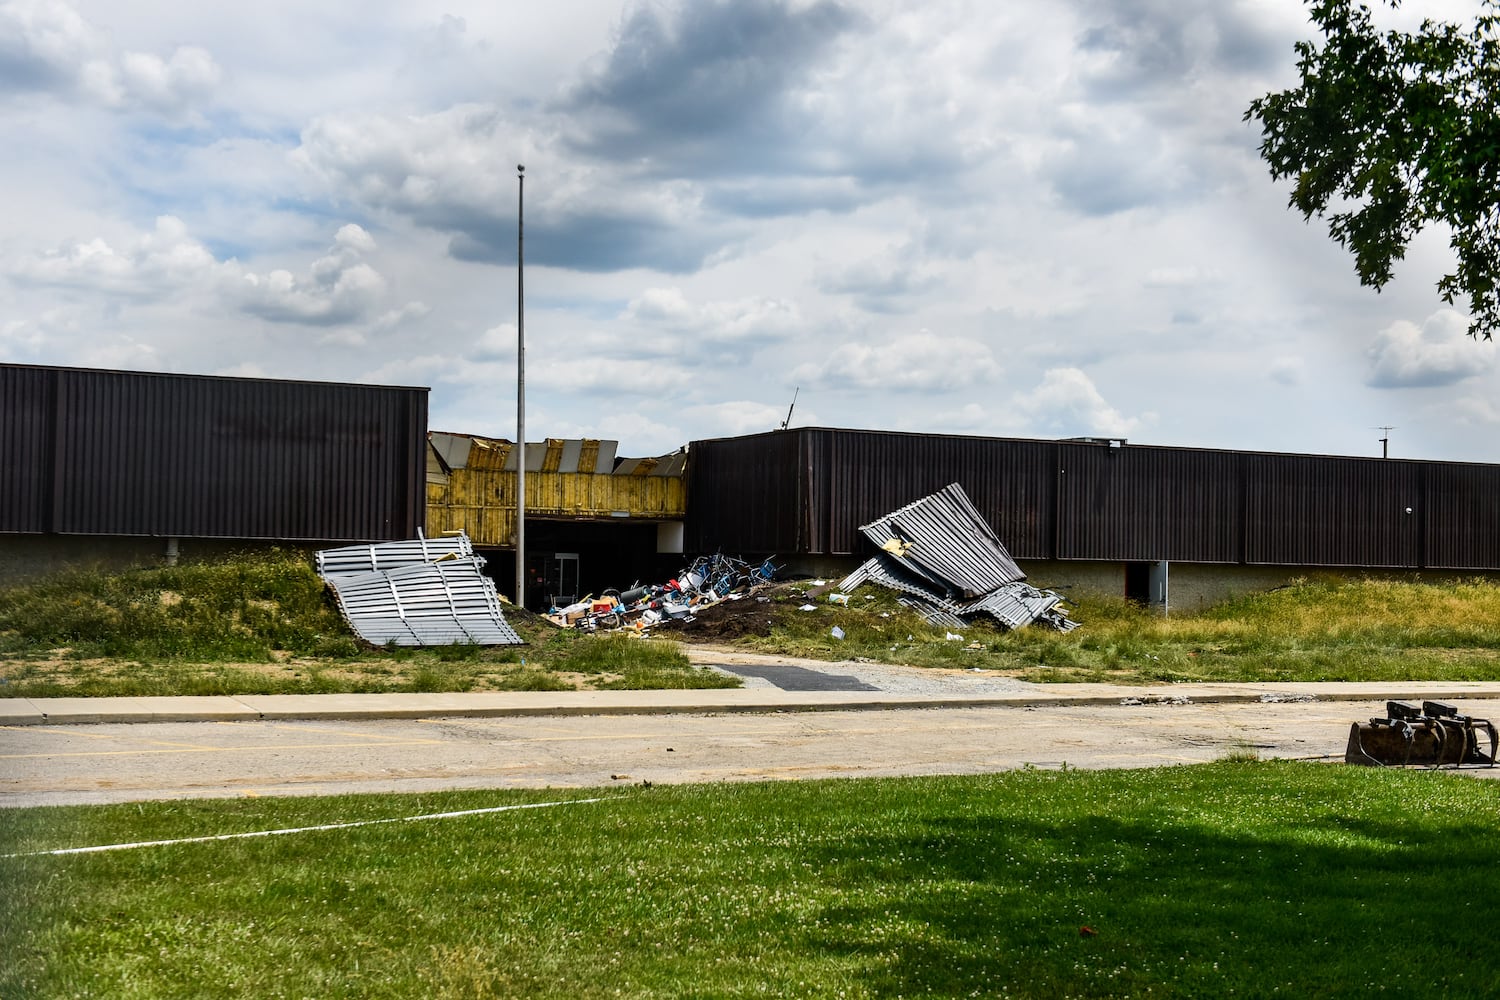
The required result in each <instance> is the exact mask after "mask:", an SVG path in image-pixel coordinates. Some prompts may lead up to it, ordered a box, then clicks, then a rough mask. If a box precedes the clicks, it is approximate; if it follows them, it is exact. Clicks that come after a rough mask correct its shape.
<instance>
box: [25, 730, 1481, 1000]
mask: <svg viewBox="0 0 1500 1000" xmlns="http://www.w3.org/2000/svg"><path fill="white" fill-rule="evenodd" d="M588 794H590V793H586V792H578V791H563V792H504V793H499V792H488V793H478V792H465V793H459V792H454V793H446V794H432V795H420V796H360V797H339V798H328V799H295V798H293V799H246V800H230V801H224V800H217V801H190V802H162V803H142V804H133V805H122V806H106V807H51V808H38V809H25V810H14V811H7V812H5V813H4V814H3V825H0V831H3V832H0V852H3V853H7V854H13V853H17V852H29V851H40V850H48V849H55V848H64V847H77V846H87V845H98V844H109V843H118V842H124V841H140V840H158V839H168V838H177V837H191V836H204V835H211V834H222V833H231V832H240V831H253V830H270V829H277V828H283V827H297V826H307V825H313V824H323V823H336V822H353V821H362V820H372V819H387V818H392V817H403V816H414V815H419V814H426V813H434V812H440V811H447V810H456V809H465V808H480V807H489V806H494V805H500V804H506V803H521V802H539V801H567V800H570V799H578V798H583V797H585V796H587V795H588ZM606 794H607V796H608V797H607V798H606V799H605V800H604V801H601V802H597V803H592V804H574V805H568V806H563V807H559V808H547V809H533V810H525V811H515V812H504V813H495V814H488V815H480V816H470V817H464V818H455V819H442V820H432V821H422V822H397V823H384V824H379V825H373V826H365V827H360V828H356V829H340V830H328V831H322V832H307V833H297V834H290V835H285V836H276V837H267V838H257V839H245V840H229V841H218V842H211V843H195V844H182V845H177V846H163V847H145V848H139V849H134V850H125V851H116V852H110V853H99V854H82V855H70V856H46V857H37V856H31V857H8V858H4V859H0V880H3V890H4V891H3V894H0V956H3V961H0V996H4V997H7V998H11V997H17V998H21V997H26V998H32V997H34V998H50V997H85V996H95V997H111V998H121V1000H125V998H153V1000H155V998H174V997H215V998H217V997H256V998H260V997H318V998H330V997H333V998H336V997H391V998H397V997H399V998H409V997H436V998H459V997H464V998H482V997H513V996H528V997H529V996H536V997H614V996H625V997H664V998H665V997H672V998H676V997H755V996H775V997H960V996H985V997H989V996H1017V997H1061V996H1089V997H1093V996H1143V995H1151V996H1177V997H1219V996H1232V995H1233V996H1257V997H1265V996H1273V995H1284V996H1296V997H1309V996H1314V997H1316V996H1350V997H1367V996H1370V995H1374V994H1377V993H1384V994H1386V995H1394V996H1461V995H1466V994H1467V995H1473V996H1483V995H1490V994H1492V993H1493V990H1494V987H1495V984H1496V983H1497V982H1500V949H1497V948H1496V947H1495V946H1494V920H1493V901H1494V900H1495V899H1496V898H1497V896H1500V846H1497V841H1496V837H1495V828H1496V825H1497V821H1500V785H1497V784H1495V783H1493V782H1490V781H1481V780H1475V779H1474V778H1473V777H1472V776H1469V775H1460V774H1453V773H1451V772H1446V773H1445V772H1430V771H1422V772H1401V771H1379V770H1366V769H1356V768H1337V767H1328V766H1320V765H1308V764H1293V763H1286V762H1263V763H1260V762H1249V761H1237V760H1231V761H1223V762H1220V763H1217V764H1211V765H1200V766H1192V767H1173V768H1165V769H1154V770H1145V771H1111V772H1078V771H1070V772H1041V771H1020V772H1010V773H1006V774H1000V775H994V776H987V777H963V778H921V779H890V780H864V781H820V782H807V783H796V784H780V783H777V784H737V785H712V786H682V787H661V786H657V787H653V788H646V787H634V788H631V789H623V790H622V789H617V790H612V791H610V792H608V793H606ZM1085 928H1087V930H1085Z"/></svg>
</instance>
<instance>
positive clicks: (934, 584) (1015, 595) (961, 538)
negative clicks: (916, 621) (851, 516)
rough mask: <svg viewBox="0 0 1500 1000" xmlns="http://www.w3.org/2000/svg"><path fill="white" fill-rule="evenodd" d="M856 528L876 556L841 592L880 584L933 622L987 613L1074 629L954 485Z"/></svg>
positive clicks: (1010, 623)
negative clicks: (877, 549) (873, 547)
mask: <svg viewBox="0 0 1500 1000" xmlns="http://www.w3.org/2000/svg"><path fill="white" fill-rule="evenodd" d="M860 530H861V531H862V532H864V533H865V536H866V537H867V538H869V539H870V540H871V541H873V542H875V544H877V545H879V546H880V547H881V551H880V553H879V554H878V555H876V556H875V557H874V558H873V559H869V560H867V561H866V562H865V563H864V564H862V565H861V566H860V567H859V568H858V569H856V570H855V571H854V572H853V573H850V574H849V575H848V576H846V577H844V579H843V580H842V581H840V582H839V589H840V590H853V589H854V588H855V587H858V586H859V585H860V584H862V583H866V582H869V583H877V584H879V585H881V586H882V587H886V588H888V589H890V590H894V591H897V592H898V593H901V594H904V595H907V596H904V597H902V598H901V599H900V600H901V603H902V604H904V605H906V606H908V607H911V608H914V609H916V610H917V612H918V613H919V614H921V615H922V617H923V618H924V619H926V620H927V622H928V623H930V624H933V625H945V626H949V627H953V626H957V625H961V624H964V623H966V622H971V621H973V620H974V618H975V617H976V616H978V615H981V614H984V615H989V616H990V617H991V618H993V619H995V620H996V621H997V622H999V623H1000V624H1001V625H1003V626H1005V627H1006V628H1012V629H1014V628H1021V627H1022V626H1025V625H1030V624H1031V623H1033V622H1036V621H1044V622H1046V623H1047V624H1049V625H1051V626H1052V627H1053V628H1055V629H1058V630H1059V631H1062V632H1067V631H1071V630H1072V629H1074V628H1076V627H1077V623H1076V622H1072V621H1070V620H1069V619H1068V618H1067V616H1066V615H1065V614H1063V612H1062V610H1061V608H1060V607H1059V606H1060V605H1061V603H1062V600H1063V599H1062V597H1061V596H1060V595H1058V594H1056V593H1053V592H1052V591H1049V590H1038V589H1037V588H1035V587H1033V586H1031V585H1030V584H1027V583H1023V582H1022V580H1023V579H1024V578H1025V574H1024V573H1022V572H1021V570H1020V568H1019V567H1018V566H1016V564H1015V562H1014V561H1013V560H1012V559H1011V557H1010V554H1009V553H1008V552H1006V551H1005V546H1003V545H1001V544H1000V540H999V539H998V538H996V537H995V533H994V532H993V531H991V530H990V528H989V526H988V525H987V524H986V523H985V522H984V519H983V518H981V517H980V516H979V512H978V511H977V510H976V509H975V508H974V505H973V504H972V503H970V502H969V498H968V497H967V496H966V495H965V494H964V491H963V488H962V487H960V486H959V485H958V484H957V483H954V484H952V485H949V486H947V487H944V488H943V489H942V490H939V491H938V492H937V493H934V494H932V495H931V496H927V497H923V498H922V499H921V500H918V501H916V502H914V503H910V504H907V505H906V506H905V507H902V508H901V509H900V510H896V511H892V512H891V513H889V514H887V515H885V516H884V517H882V518H879V519H877V520H875V521H872V522H871V523H870V524H867V525H865V526H864V527H863V528H861V529H860Z"/></svg>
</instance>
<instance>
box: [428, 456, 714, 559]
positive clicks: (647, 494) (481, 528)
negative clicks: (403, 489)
mask: <svg viewBox="0 0 1500 1000" xmlns="http://www.w3.org/2000/svg"><path fill="white" fill-rule="evenodd" d="M478 443H479V442H477V441H476V445H477V444H478ZM505 447H506V450H508V448H509V446H508V445H507V446H505ZM494 450H495V451H499V450H500V449H498V448H497V449H494ZM476 452H478V449H477V448H476V449H475V451H474V452H470V455H469V465H468V468H464V469H454V470H453V472H452V474H451V475H449V476H448V481H447V482H446V483H438V482H429V483H428V484H427V533H428V534H429V535H437V534H439V533H440V532H443V531H454V530H457V529H459V528H462V529H463V530H464V531H466V532H468V534H469V537H470V538H471V539H472V540H473V541H474V544H475V545H497V546H513V545H515V530H516V474H515V472H514V471H511V472H505V471H502V470H501V469H500V468H499V466H503V465H504V464H505V458H504V456H490V455H485V456H484V457H485V458H486V459H487V460H486V461H484V462H483V463H482V464H481V465H478V466H476V463H475V461H474V459H475V456H476ZM492 458H498V461H494V462H492V461H490V460H488V459H492ZM621 512H624V513H625V514H627V515H628V517H629V518H640V519H642V520H647V521H680V520H682V518H683V517H684V515H685V514H686V505H685V494H684V488H683V481H682V479H681V478H679V477H676V476H613V475H605V474H601V473H595V472H530V473H527V475H526V516H527V517H533V516H534V517H546V518H562V519H567V518H577V519H579V520H595V519H604V518H608V519H618V520H627V518H626V517H622V516H621Z"/></svg>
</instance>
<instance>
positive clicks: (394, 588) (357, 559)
mask: <svg viewBox="0 0 1500 1000" xmlns="http://www.w3.org/2000/svg"><path fill="white" fill-rule="evenodd" d="M316 562H317V569H318V575H319V576H320V577H322V578H323V582H324V583H326V584H328V586H329V588H330V589H332V590H333V593H334V596H335V597H336V598H337V599H338V605H339V610H340V611H342V612H343V614H344V618H345V619H346V620H347V621H348V622H349V627H350V628H352V629H353V630H354V632H355V634H356V635H358V636H359V637H360V638H361V639H363V640H364V641H365V642H368V643H370V644H371V645H374V646H385V645H396V646H451V645H454V644H463V643H471V644H474V645H479V646H523V645H525V644H526V643H525V640H524V639H522V638H521V637H520V636H519V635H517V634H516V631H515V629H513V628H511V626H510V625H509V623H507V622H506V620H505V615H504V614H503V613H502V611H501V609H500V597H499V594H497V593H496V591H495V584H494V582H493V581H492V580H490V578H489V577H487V576H485V575H484V574H483V572H481V569H482V567H483V566H484V560H483V559H482V558H480V557H479V556H476V555H474V549H473V546H472V545H471V544H470V542H469V537H468V536H467V535H465V534H462V533H459V534H456V535H453V536H449V537H443V538H426V537H425V536H423V535H422V534H421V532H418V537H417V538H416V539H413V540H410V541H401V542H384V543H381V544H376V545H349V546H345V547H343V548H338V549H325V550H323V551H321V552H319V553H317V556H316Z"/></svg>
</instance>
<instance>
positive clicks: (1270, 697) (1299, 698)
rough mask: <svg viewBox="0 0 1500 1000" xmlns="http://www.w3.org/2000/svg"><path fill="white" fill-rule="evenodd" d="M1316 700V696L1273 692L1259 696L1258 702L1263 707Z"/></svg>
mask: <svg viewBox="0 0 1500 1000" xmlns="http://www.w3.org/2000/svg"><path fill="white" fill-rule="evenodd" d="M1317 700H1318V699H1317V697H1316V696H1314V695H1310V694H1278V693H1276V692H1274V691H1267V692H1266V693H1265V694H1263V695H1261V696H1260V701H1261V704H1263V705H1281V704H1290V703H1297V702H1308V701H1317Z"/></svg>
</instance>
